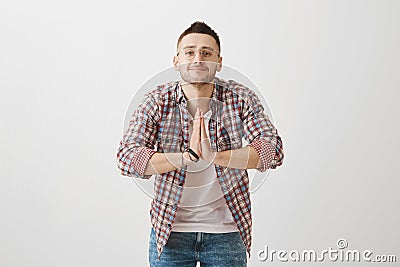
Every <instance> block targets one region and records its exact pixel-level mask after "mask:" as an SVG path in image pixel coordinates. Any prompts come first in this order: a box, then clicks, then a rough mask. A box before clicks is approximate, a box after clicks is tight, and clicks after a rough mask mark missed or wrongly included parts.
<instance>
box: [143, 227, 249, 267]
mask: <svg viewBox="0 0 400 267" xmlns="http://www.w3.org/2000/svg"><path fill="white" fill-rule="evenodd" d="M155 236H156V234H155V232H154V229H153V228H151V233H150V242H149V243H150V245H149V262H150V267H195V266H196V263H197V262H198V261H199V262H200V266H202V267H203V266H204V267H227V266H229V267H246V266H247V257H246V256H247V255H246V247H245V246H244V244H243V242H242V239H241V237H240V234H239V232H231V233H203V232H171V235H170V236H169V239H168V242H167V244H166V245H165V247H164V249H163V252H162V254H161V257H160V259H157V247H156V238H155Z"/></svg>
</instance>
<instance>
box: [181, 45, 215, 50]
mask: <svg viewBox="0 0 400 267" xmlns="http://www.w3.org/2000/svg"><path fill="white" fill-rule="evenodd" d="M195 47H196V46H195V45H186V46H185V47H183V48H182V49H186V48H195ZM200 48H208V49H211V50H215V51H218V50H217V49H214V48H212V47H210V46H204V45H203V46H202V47H200Z"/></svg>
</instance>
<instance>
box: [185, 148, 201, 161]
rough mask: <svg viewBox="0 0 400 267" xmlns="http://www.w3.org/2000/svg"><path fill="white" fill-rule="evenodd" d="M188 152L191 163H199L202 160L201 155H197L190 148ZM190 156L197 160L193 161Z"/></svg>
mask: <svg viewBox="0 0 400 267" xmlns="http://www.w3.org/2000/svg"><path fill="white" fill-rule="evenodd" d="M187 152H189V158H190V160H191V161H194V162H198V161H199V160H200V157H199V155H197V153H196V152H194V150H193V149H191V148H190V147H189V148H188V149H187ZM190 155H192V156H193V157H195V159H196V160H192V157H191V156H190Z"/></svg>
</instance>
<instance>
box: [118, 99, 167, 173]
mask: <svg viewBox="0 0 400 267" xmlns="http://www.w3.org/2000/svg"><path fill="white" fill-rule="evenodd" d="M158 120H159V113H158V105H157V103H156V101H155V99H154V97H153V96H152V94H150V93H147V94H146V95H145V97H144V99H143V101H142V102H141V104H140V105H139V106H138V107H137V108H136V109H135V110H134V111H133V113H132V118H131V120H130V122H129V127H128V129H127V130H126V132H125V133H124V136H123V138H122V140H121V141H120V143H119V147H118V151H117V165H118V168H119V170H120V171H121V174H122V175H125V176H136V177H138V178H143V179H149V178H150V177H151V175H145V174H144V171H145V169H146V166H147V164H148V162H149V160H150V158H151V157H152V156H153V154H154V153H156V151H155V150H154V147H155V144H156V141H157V130H158Z"/></svg>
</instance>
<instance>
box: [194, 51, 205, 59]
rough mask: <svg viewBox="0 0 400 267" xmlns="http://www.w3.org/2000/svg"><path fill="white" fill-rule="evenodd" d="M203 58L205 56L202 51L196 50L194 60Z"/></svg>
mask: <svg viewBox="0 0 400 267" xmlns="http://www.w3.org/2000/svg"><path fill="white" fill-rule="evenodd" d="M202 59H203V56H202V55H201V51H200V50H196V52H195V54H194V58H193V60H194V62H197V61H202Z"/></svg>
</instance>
